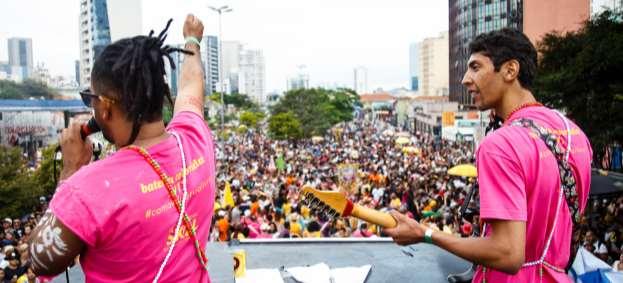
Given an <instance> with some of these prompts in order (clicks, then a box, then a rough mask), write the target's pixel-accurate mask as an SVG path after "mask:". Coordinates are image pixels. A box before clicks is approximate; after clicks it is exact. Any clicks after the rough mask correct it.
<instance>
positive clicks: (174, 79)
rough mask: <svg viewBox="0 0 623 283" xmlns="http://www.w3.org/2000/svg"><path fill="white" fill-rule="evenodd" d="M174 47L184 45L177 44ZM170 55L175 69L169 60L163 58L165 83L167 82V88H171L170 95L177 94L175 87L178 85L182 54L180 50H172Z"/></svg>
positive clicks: (182, 46)
mask: <svg viewBox="0 0 623 283" xmlns="http://www.w3.org/2000/svg"><path fill="white" fill-rule="evenodd" d="M174 47H176V48H180V49H183V48H184V45H183V44H178V45H176V46H174ZM170 55H171V59H173V64H175V69H173V68H172V66H171V65H170V62H169V60H164V62H165V64H164V67H165V72H166V74H167V84H169V88H170V89H171V95H172V96H177V88H178V86H179V81H180V76H181V70H182V63H183V62H184V54H183V53H182V52H173V53H171V54H170Z"/></svg>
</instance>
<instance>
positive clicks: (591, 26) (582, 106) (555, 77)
mask: <svg viewBox="0 0 623 283" xmlns="http://www.w3.org/2000/svg"><path fill="white" fill-rule="evenodd" d="M621 19H623V12H620V11H619V12H612V11H605V12H603V13H602V14H600V15H599V16H597V17H595V18H593V19H591V20H590V21H588V22H586V23H585V25H584V27H583V28H582V29H580V30H579V31H577V32H571V33H566V34H564V35H563V34H558V33H550V34H547V35H546V36H545V37H544V38H543V40H542V41H541V42H540V43H539V45H538V49H539V52H540V55H541V57H540V62H539V69H538V76H537V79H536V82H535V95H537V97H538V99H539V100H540V101H543V102H544V103H545V104H546V105H548V106H551V107H553V108H557V109H562V110H564V111H566V112H567V115H568V116H569V117H570V118H571V119H573V120H574V121H575V122H576V123H577V124H578V125H579V126H580V127H581V128H582V129H583V130H584V131H585V133H586V134H587V136H588V137H589V139H590V141H591V144H592V146H593V153H594V156H593V159H594V160H595V161H601V158H602V157H603V155H604V153H605V149H606V148H607V146H609V145H611V144H612V143H613V142H615V141H618V142H619V143H621V141H623V123H622V122H621V121H623V111H621V109H623V76H622V75H621V74H623V22H622V21H621ZM596 163H597V165H601V162H596Z"/></svg>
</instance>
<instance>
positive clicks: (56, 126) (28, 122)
mask: <svg viewBox="0 0 623 283" xmlns="http://www.w3.org/2000/svg"><path fill="white" fill-rule="evenodd" d="M90 113H91V110H90V109H89V108H88V107H86V106H85V105H84V103H83V102H82V100H80V99H73V100H40V99H25V100H20V99H1V100H0V145H2V146H19V147H21V148H22V151H23V153H25V154H26V156H27V157H28V159H29V161H33V159H34V158H35V156H36V152H37V151H38V150H39V149H41V148H43V147H46V146H48V145H51V144H55V143H58V137H59V133H60V132H61V130H62V129H63V128H65V127H66V126H67V125H69V123H70V122H71V121H72V120H73V119H74V118H77V117H80V115H82V114H88V115H89V116H90V115H91V114H90ZM87 119H88V117H87Z"/></svg>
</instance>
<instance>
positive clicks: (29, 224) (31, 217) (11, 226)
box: [0, 197, 48, 283]
mask: <svg viewBox="0 0 623 283" xmlns="http://www.w3.org/2000/svg"><path fill="white" fill-rule="evenodd" d="M47 205H48V204H47V201H46V199H45V197H41V198H40V206H39V208H38V209H37V210H36V211H34V212H33V213H30V214H28V215H25V216H24V217H21V218H10V217H3V218H2V220H1V221H2V226H1V227H2V229H0V283H16V282H17V283H26V282H29V283H35V282H41V281H40V280H39V279H37V278H36V275H35V273H34V272H33V269H32V268H31V266H30V264H29V261H28V256H29V251H30V249H29V244H28V242H29V239H30V237H31V233H32V231H33V230H34V228H35V226H36V225H37V223H38V222H39V220H40V219H41V216H42V215H43V212H44V211H45V210H46V209H47Z"/></svg>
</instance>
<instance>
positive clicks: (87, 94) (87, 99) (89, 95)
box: [80, 88, 115, 107]
mask: <svg viewBox="0 0 623 283" xmlns="http://www.w3.org/2000/svg"><path fill="white" fill-rule="evenodd" d="M80 98H82V103H84V105H86V106H87V107H92V105H91V103H92V102H93V99H99V100H102V101H108V102H110V103H115V100H114V99H112V98H108V97H105V96H99V95H96V94H94V93H93V92H92V91H91V89H90V88H87V89H84V90H81V91H80Z"/></svg>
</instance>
